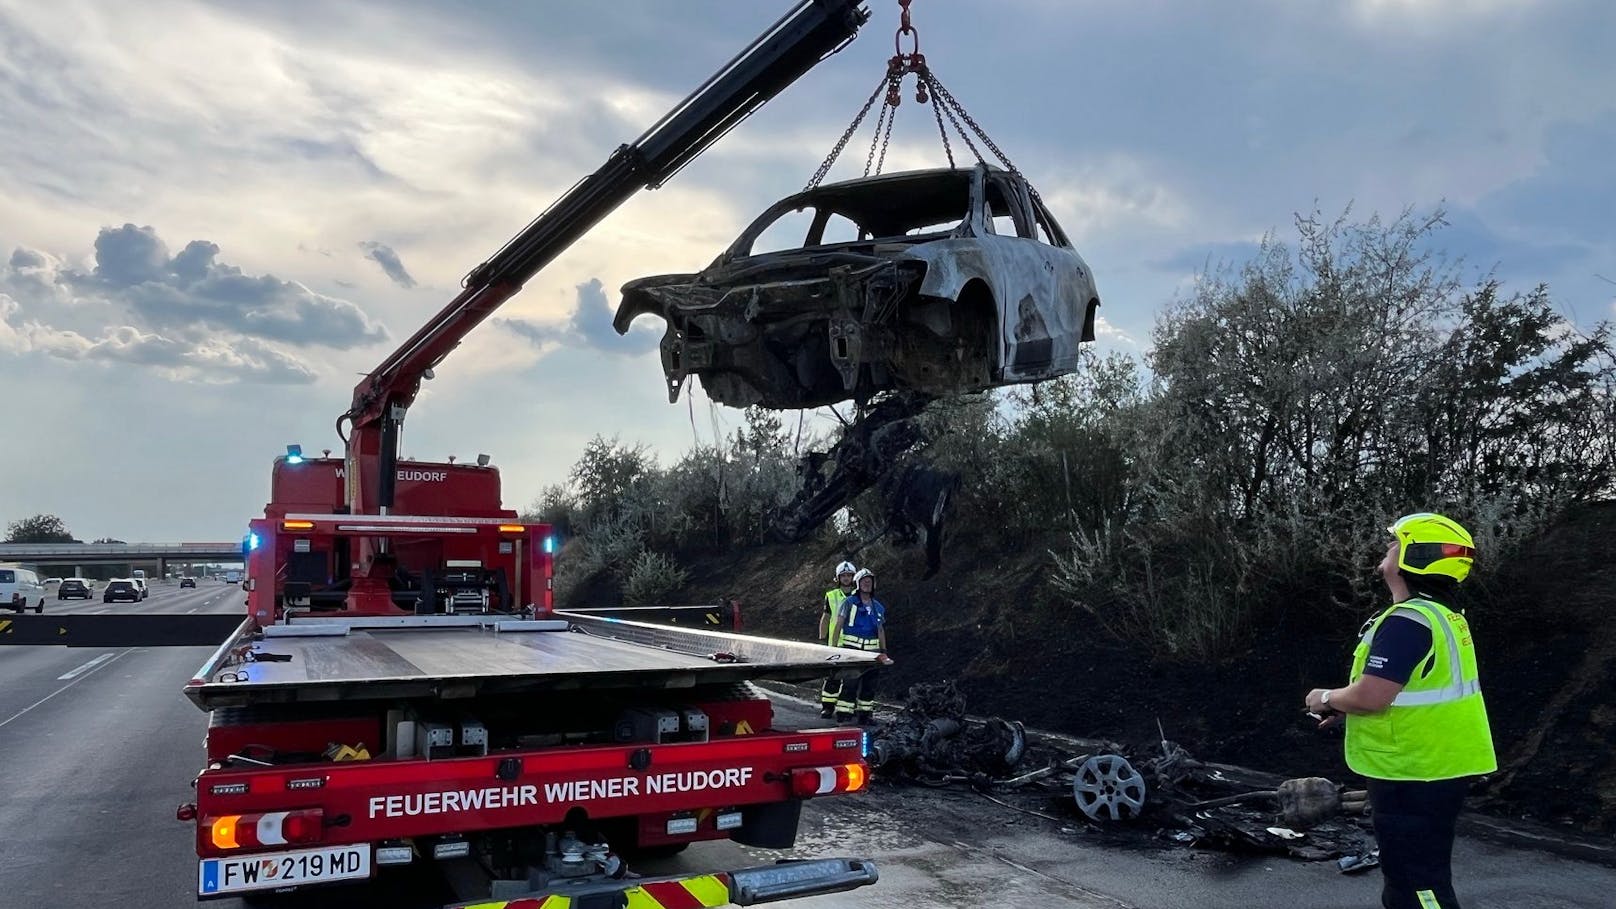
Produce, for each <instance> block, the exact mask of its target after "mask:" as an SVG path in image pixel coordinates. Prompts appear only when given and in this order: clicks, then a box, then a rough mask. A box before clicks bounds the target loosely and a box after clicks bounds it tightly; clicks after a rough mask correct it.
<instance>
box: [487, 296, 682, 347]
mask: <svg viewBox="0 0 1616 909" xmlns="http://www.w3.org/2000/svg"><path fill="white" fill-rule="evenodd" d="M576 290H577V299H576V302H575V303H574V305H573V310H572V315H571V316H569V317H568V318H567V320H566V321H565V322H535V321H532V320H529V319H496V320H495V321H496V322H498V323H499V324H500V325H501V326H503V327H505V328H506V329H509V330H510V331H512V332H514V333H515V334H517V335H519V336H521V337H523V338H526V339H527V340H528V341H529V342H531V343H532V344H533V345H534V346H535V347H538V348H540V349H541V350H548V349H551V348H553V347H555V346H557V345H568V346H574V347H589V348H593V349H595V350H599V351H603V352H605V353H611V354H620V355H622V356H638V355H640V354H644V353H649V352H651V351H653V350H656V349H657V345H658V344H660V343H661V341H662V333H661V332H660V331H658V330H656V329H654V328H651V327H650V326H648V325H638V324H637V325H636V326H635V327H633V328H631V329H629V333H628V334H626V335H619V334H618V333H617V330H616V329H614V328H612V312H613V311H612V304H611V301H610V300H608V299H607V298H606V287H605V285H604V284H602V283H601V280H600V279H599V278H590V279H589V280H588V281H586V282H584V283H582V284H579V285H578V286H577V288H576Z"/></svg>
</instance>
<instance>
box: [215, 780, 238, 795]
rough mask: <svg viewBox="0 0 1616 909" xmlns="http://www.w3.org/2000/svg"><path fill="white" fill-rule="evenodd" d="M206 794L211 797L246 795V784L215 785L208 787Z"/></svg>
mask: <svg viewBox="0 0 1616 909" xmlns="http://www.w3.org/2000/svg"><path fill="white" fill-rule="evenodd" d="M208 792H209V793H210V794H212V795H246V794H247V784H246V783H215V784H214V785H212V786H209V787H208Z"/></svg>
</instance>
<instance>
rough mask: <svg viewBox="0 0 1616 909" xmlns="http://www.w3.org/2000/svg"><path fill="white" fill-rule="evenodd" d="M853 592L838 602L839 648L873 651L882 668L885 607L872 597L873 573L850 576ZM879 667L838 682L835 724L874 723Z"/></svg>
mask: <svg viewBox="0 0 1616 909" xmlns="http://www.w3.org/2000/svg"><path fill="white" fill-rule="evenodd" d="M853 583H854V585H855V586H856V588H857V589H856V590H855V591H854V593H853V595H852V596H850V597H848V598H847V600H846V601H845V602H843V603H842V606H841V609H840V610H839V611H838V612H837V622H836V624H837V625H839V626H841V635H842V643H841V646H842V647H843V648H845V649H848V650H862V651H866V652H870V651H873V652H875V653H877V654H879V656H880V661H881V663H882V664H883V665H885V664H888V663H890V662H892V661H891V659H889V658H888V657H887V608H886V606H884V605H883V604H882V603H881V601H880V600H878V599H876V598H875V572H873V571H871V570H870V569H868V568H861V569H859V571H858V574H855V575H854V576H853ZM880 677H881V667H880V666H877V667H874V668H871V669H867V670H865V671H864V674H862V675H860V676H859V677H858V678H856V679H848V680H847V681H845V682H843V683H842V693H841V697H840V698H838V699H837V701H836V720H837V722H842V723H845V722H848V721H850V720H853V719H854V718H855V717H857V719H858V724H859V725H860V726H868V725H870V724H871V723H873V722H874V721H875V718H874V711H875V689H876V683H877V682H879V681H880Z"/></svg>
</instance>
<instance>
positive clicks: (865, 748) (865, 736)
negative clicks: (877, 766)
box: [859, 729, 870, 760]
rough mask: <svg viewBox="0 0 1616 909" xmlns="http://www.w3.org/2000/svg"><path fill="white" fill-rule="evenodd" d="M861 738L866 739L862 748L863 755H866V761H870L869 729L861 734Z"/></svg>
mask: <svg viewBox="0 0 1616 909" xmlns="http://www.w3.org/2000/svg"><path fill="white" fill-rule="evenodd" d="M859 737H860V738H862V739H864V745H863V747H862V752H863V755H864V759H865V760H869V759H870V731H869V730H868V729H866V730H864V731H863V732H860V733H859Z"/></svg>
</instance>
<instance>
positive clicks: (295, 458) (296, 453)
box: [286, 445, 303, 464]
mask: <svg viewBox="0 0 1616 909" xmlns="http://www.w3.org/2000/svg"><path fill="white" fill-rule="evenodd" d="M286 463H288V464H301V463H303V446H301V445H288V446H286Z"/></svg>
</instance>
